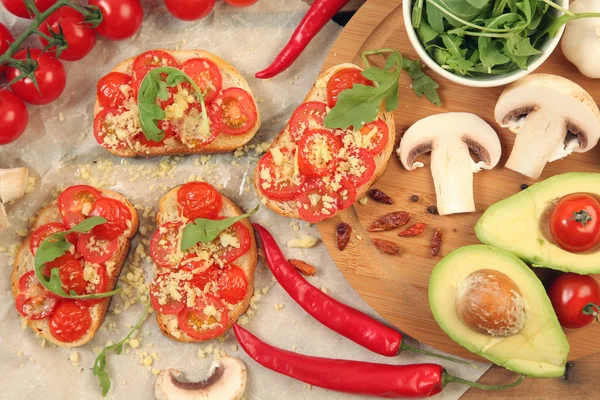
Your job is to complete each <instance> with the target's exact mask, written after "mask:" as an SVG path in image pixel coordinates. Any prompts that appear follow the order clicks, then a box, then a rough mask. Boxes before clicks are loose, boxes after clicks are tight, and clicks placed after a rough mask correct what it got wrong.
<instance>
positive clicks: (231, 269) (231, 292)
mask: <svg viewBox="0 0 600 400" xmlns="http://www.w3.org/2000/svg"><path fill="white" fill-rule="evenodd" d="M218 285H219V292H218V295H219V297H220V298H221V299H223V300H225V301H226V302H228V303H229V304H237V303H239V302H240V301H242V300H244V297H246V294H247V293H248V278H247V277H246V273H244V270H243V269H241V268H240V267H238V266H236V265H233V264H231V265H228V266H226V267H225V268H224V269H223V273H222V274H221V276H219V280H218Z"/></svg>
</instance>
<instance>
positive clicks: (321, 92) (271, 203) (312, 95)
mask: <svg viewBox="0 0 600 400" xmlns="http://www.w3.org/2000/svg"><path fill="white" fill-rule="evenodd" d="M347 68H357V69H361V68H360V67H358V66H357V65H355V64H350V63H344V64H339V65H336V66H334V67H331V68H329V69H328V70H327V71H325V72H324V73H322V74H321V75H319V77H318V79H317V80H316V82H315V83H314V85H313V87H312V88H311V89H310V91H309V92H308V94H307V95H306V97H305V98H304V101H303V103H305V102H308V101H320V102H324V103H327V83H328V82H329V80H330V79H331V77H332V76H333V75H335V73H337V72H338V71H340V70H343V69H347ZM378 118H380V119H382V120H383V121H384V122H385V123H386V125H387V127H388V134H389V139H388V141H387V144H386V145H385V148H384V149H383V151H382V152H381V153H380V154H378V155H377V156H375V157H374V159H375V163H376V166H377V167H376V170H375V173H374V174H373V176H372V177H371V179H370V180H369V181H368V182H367V183H365V184H364V185H362V186H360V187H358V188H356V191H357V196H356V198H357V199H360V198H362V197H363V196H364V195H365V194H366V192H367V191H368V190H369V188H370V187H371V186H372V185H373V183H375V182H376V181H377V180H378V179H379V178H380V177H381V175H383V172H384V171H385V169H386V167H387V164H388V161H389V160H390V156H391V154H392V151H393V149H394V143H395V141H396V130H395V129H396V128H395V124H394V116H393V114H392V113H391V112H387V111H385V108H384V106H383V105H382V106H381V107H380V110H379V115H378ZM290 141H293V139H292V137H291V134H290V132H289V122H288V125H286V126H285V127H284V128H283V130H282V131H281V132H280V133H279V135H278V136H277V137H276V138H275V140H273V143H271V149H272V148H273V147H277V146H279V144H280V143H285V142H290ZM254 187H255V189H256V193H257V194H258V196H259V197H260V198H261V201H262V203H263V204H265V205H266V206H267V207H269V208H270V209H271V210H273V211H275V212H277V213H278V214H281V215H283V216H286V217H290V218H297V219H301V217H300V215H299V214H298V205H297V202H296V201H295V200H291V201H285V202H283V201H276V200H272V199H269V198H268V197H267V196H265V194H264V193H263V191H262V190H261V188H260V180H259V173H258V170H257V171H256V172H255V174H254ZM340 211H342V210H337V211H336V212H335V213H331V215H329V216H328V217H327V219H329V218H332V217H334V216H335V215H337V214H338V213H339V212H340Z"/></svg>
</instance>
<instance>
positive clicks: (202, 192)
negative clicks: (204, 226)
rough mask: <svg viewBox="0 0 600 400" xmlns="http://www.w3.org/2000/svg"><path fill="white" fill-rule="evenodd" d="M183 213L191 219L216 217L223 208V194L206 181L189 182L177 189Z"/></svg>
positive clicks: (178, 201)
mask: <svg viewBox="0 0 600 400" xmlns="http://www.w3.org/2000/svg"><path fill="white" fill-rule="evenodd" d="M177 204H179V210H180V212H181V214H182V215H183V216H184V217H185V218H187V219H188V220H190V221H193V220H195V219H196V218H208V219H211V218H216V217H217V216H218V215H219V213H220V212H221V209H222V208H223V196H221V193H219V192H218V191H217V189H215V188H214V187H213V186H212V185H209V184H208V183H205V182H189V183H186V184H185V185H183V186H182V187H180V188H179V190H178V191H177Z"/></svg>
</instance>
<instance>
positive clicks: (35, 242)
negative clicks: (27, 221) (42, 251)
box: [29, 222, 77, 255]
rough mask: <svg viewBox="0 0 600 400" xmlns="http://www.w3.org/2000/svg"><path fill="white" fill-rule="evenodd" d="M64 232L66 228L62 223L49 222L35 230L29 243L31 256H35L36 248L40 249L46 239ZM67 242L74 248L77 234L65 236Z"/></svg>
mask: <svg viewBox="0 0 600 400" xmlns="http://www.w3.org/2000/svg"><path fill="white" fill-rule="evenodd" d="M66 230H68V228H67V227H66V226H65V224H63V223H62V222H50V223H49V224H46V225H42V226H40V227H39V228H37V229H36V230H35V232H33V235H31V240H30V241H29V250H31V254H33V255H35V252H36V250H37V248H38V247H40V244H42V242H43V241H44V240H46V239H47V238H48V237H50V236H52V235H54V234H55V233H58V232H64V231H66ZM67 240H68V241H69V242H71V243H72V244H73V245H74V246H75V245H76V244H77V234H76V233H71V234H69V235H67Z"/></svg>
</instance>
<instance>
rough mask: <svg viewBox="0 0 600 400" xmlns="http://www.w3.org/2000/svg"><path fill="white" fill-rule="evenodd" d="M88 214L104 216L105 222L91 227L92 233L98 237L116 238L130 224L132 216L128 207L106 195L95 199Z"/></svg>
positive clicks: (105, 238)
mask: <svg viewBox="0 0 600 400" xmlns="http://www.w3.org/2000/svg"><path fill="white" fill-rule="evenodd" d="M90 216H94V217H96V216H97V217H102V218H106V223H104V224H102V225H97V226H96V227H94V229H92V233H93V234H94V235H96V237H97V238H99V239H104V240H112V239H116V238H118V237H119V236H120V235H121V234H122V233H123V232H125V231H126V230H127V228H128V227H129V226H131V219H132V216H131V211H129V207H127V206H126V205H125V204H123V203H122V202H120V201H119V200H116V199H109V198H108V197H102V198H101V199H98V200H97V201H96V203H95V204H94V207H93V208H92V211H91V212H90Z"/></svg>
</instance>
